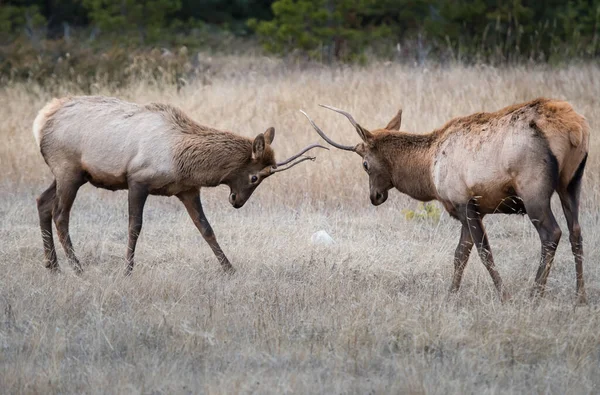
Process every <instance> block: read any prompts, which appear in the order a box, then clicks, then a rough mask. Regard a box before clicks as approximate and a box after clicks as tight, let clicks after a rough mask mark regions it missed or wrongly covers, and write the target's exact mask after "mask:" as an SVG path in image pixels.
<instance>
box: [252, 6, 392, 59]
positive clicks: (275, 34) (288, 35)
mask: <svg viewBox="0 0 600 395" xmlns="http://www.w3.org/2000/svg"><path fill="white" fill-rule="evenodd" d="M376 7H377V6H376V1H374V0H359V1H352V0H341V1H332V0H279V1H276V2H274V3H273V7H272V9H273V15H274V18H273V20H271V21H260V22H259V21H257V20H250V21H249V26H250V27H251V28H253V29H255V30H256V32H257V33H258V35H259V37H260V39H261V41H262V43H263V45H264V47H265V49H266V50H268V51H270V52H275V53H288V52H291V51H293V50H301V51H303V52H305V53H307V54H309V55H310V56H311V57H318V58H320V59H323V58H324V57H325V58H326V59H327V60H331V59H332V58H335V59H342V60H357V58H356V56H357V55H360V53H361V51H362V50H363V49H364V48H365V46H366V45H368V44H369V42H371V41H373V40H376V39H379V38H382V37H386V36H389V35H390V34H391V29H390V28H389V27H388V26H387V25H386V24H385V23H380V24H373V23H370V22H369V18H370V16H371V15H372V14H373V13H374V12H375V11H376V9H377V8H376ZM359 60H360V59H359Z"/></svg>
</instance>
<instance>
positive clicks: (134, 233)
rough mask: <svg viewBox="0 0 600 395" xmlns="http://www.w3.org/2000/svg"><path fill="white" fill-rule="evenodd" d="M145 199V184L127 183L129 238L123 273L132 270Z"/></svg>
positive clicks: (146, 190)
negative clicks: (125, 265) (125, 266)
mask: <svg viewBox="0 0 600 395" xmlns="http://www.w3.org/2000/svg"><path fill="white" fill-rule="evenodd" d="M146 199H148V189H147V188H146V187H145V186H143V185H139V184H132V183H129V199H128V200H129V228H128V233H129V240H128V242H127V269H125V275H129V274H131V271H132V270H133V265H134V257H135V246H136V244H137V240H138V237H139V236H140V232H141V231H142V222H143V216H144V205H145V204H146Z"/></svg>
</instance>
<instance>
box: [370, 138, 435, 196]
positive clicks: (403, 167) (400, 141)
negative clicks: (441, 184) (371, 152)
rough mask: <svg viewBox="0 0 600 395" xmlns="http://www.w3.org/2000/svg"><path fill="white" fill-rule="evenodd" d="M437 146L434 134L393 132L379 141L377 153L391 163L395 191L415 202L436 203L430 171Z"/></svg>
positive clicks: (377, 142)
mask: <svg viewBox="0 0 600 395" xmlns="http://www.w3.org/2000/svg"><path fill="white" fill-rule="evenodd" d="M436 143H437V135H436V134H435V133H428V134H414V133H406V132H391V133H386V134H385V135H383V136H381V137H379V138H376V145H377V149H378V150H379V151H380V152H381V154H382V155H383V157H384V158H385V159H386V160H387V161H388V163H389V166H390V172H391V176H392V183H393V185H394V187H395V188H396V189H398V190H399V191H400V192H402V193H404V194H407V195H409V196H410V197H412V198H413V199H417V200H421V201H429V200H434V199H436V196H437V193H436V189H435V185H434V183H433V176H432V171H431V169H432V165H433V160H434V151H435V146H436Z"/></svg>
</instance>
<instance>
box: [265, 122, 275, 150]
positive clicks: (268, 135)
mask: <svg viewBox="0 0 600 395" xmlns="http://www.w3.org/2000/svg"><path fill="white" fill-rule="evenodd" d="M264 135H265V142H266V143H267V144H269V145H271V143H273V139H274V138H275V128H274V127H273V126H271V127H270V128H269V129H267V131H266V132H265V133H264Z"/></svg>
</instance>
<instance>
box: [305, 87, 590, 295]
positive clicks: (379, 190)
mask: <svg viewBox="0 0 600 395" xmlns="http://www.w3.org/2000/svg"><path fill="white" fill-rule="evenodd" d="M323 107H326V108H329V109H330V110H333V111H336V112H338V113H341V114H343V115H344V116H346V117H347V118H348V119H349V120H350V122H351V123H352V125H353V126H354V127H355V128H356V131H357V132H358V135H359V136H360V138H361V139H362V143H359V144H357V145H356V146H345V145H340V144H338V143H336V142H334V141H332V140H331V139H330V138H328V137H327V136H326V135H325V133H324V132H323V131H322V130H321V129H319V127H318V126H317V125H316V124H315V123H314V122H313V121H312V120H311V119H310V118H309V117H308V115H307V114H306V113H304V112H303V114H304V115H305V116H306V117H307V118H308V120H309V121H310V122H311V124H312V126H313V127H314V128H315V130H316V131H317V132H318V133H319V135H320V136H321V137H322V138H323V139H325V141H327V142H328V143H329V144H331V145H332V146H334V147H337V148H340V149H342V150H347V151H353V152H356V153H357V154H358V155H360V156H361V157H362V158H363V164H362V165H363V167H364V169H365V171H366V172H367V173H368V174H369V187H370V197H371V202H372V203H373V204H374V205H375V206H377V205H380V204H382V203H383V202H385V201H386V199H387V197H388V190H390V189H391V188H396V189H397V190H399V191H400V192H402V193H405V194H407V195H409V196H411V197H413V198H415V199H418V200H421V201H429V200H438V201H440V202H441V203H442V205H443V206H444V207H445V209H446V210H447V211H448V213H449V214H450V215H451V216H452V217H454V218H456V219H458V220H459V221H460V222H461V223H462V231H461V236H460V241H459V244H458V247H457V248H456V252H455V258H454V277H453V280H452V285H451V288H450V290H451V291H452V292H456V291H457V290H458V288H459V287H460V282H461V279H462V275H463V271H464V268H465V265H466V263H467V260H468V258H469V254H470V252H471V248H472V247H473V244H475V245H476V246H477V249H478V251H479V255H480V258H481V260H482V262H483V264H484V265H485V267H486V268H487V270H488V271H489V273H490V275H491V277H492V280H493V281H494V285H495V286H496V289H497V291H498V293H499V295H500V297H501V298H502V300H505V299H508V298H509V294H508V292H507V291H506V289H505V288H504V287H503V285H502V280H501V278H500V275H499V274H498V272H497V270H496V268H495V266H494V260H493V257H492V252H491V249H490V245H489V242H488V239H487V236H486V233H485V229H484V226H483V223H482V219H483V217H484V216H485V215H487V214H493V213H504V214H512V213H522V214H525V213H526V214H527V215H528V216H529V218H530V219H531V222H532V223H533V225H534V226H535V228H536V230H537V231H538V234H539V237H540V240H541V244H542V252H541V255H542V257H541V262H540V265H539V268H538V271H537V274H536V278H535V281H536V285H535V287H534V289H533V291H532V294H539V295H540V296H541V295H543V293H544V287H545V284H546V280H547V278H548V273H549V271H550V267H551V265H552V262H553V259H554V253H555V251H556V247H557V245H558V242H559V240H560V237H561V230H560V228H559V226H558V224H557V222H556V220H555V218H554V215H553V213H552V210H551V207H550V199H551V197H552V195H553V194H554V192H555V191H556V192H558V195H559V197H560V201H561V203H562V208H563V211H564V214H565V217H566V220H567V225H568V228H569V233H570V237H569V240H570V242H571V249H572V252H573V254H574V256H575V269H576V283H577V286H576V290H577V295H578V301H579V302H580V303H585V302H586V296H585V290H584V284H583V248H582V238H581V228H580V226H579V219H578V216H579V200H580V192H581V180H582V176H583V171H584V168H585V163H586V159H587V153H588V147H589V125H588V123H587V121H586V120H585V118H584V117H582V116H581V115H579V114H577V113H576V112H575V111H574V110H573V108H572V107H571V105H570V104H568V103H567V102H564V101H558V100H551V99H544V98H540V99H536V100H533V101H530V102H527V103H522V104H517V105H513V106H510V107H506V108H504V109H502V110H499V111H497V112H493V113H477V114H473V115H470V116H467V117H459V118H455V119H453V120H451V121H449V122H448V123H446V124H445V125H444V126H442V127H441V128H439V129H436V130H434V131H433V132H431V133H428V134H412V133H405V132H400V123H401V119H402V110H400V111H399V112H398V113H397V114H396V116H395V117H394V118H393V119H392V120H391V121H390V122H389V124H388V125H387V126H386V127H385V128H383V129H378V130H375V131H369V130H367V129H365V128H363V127H362V126H360V125H359V124H358V123H357V122H356V121H355V120H354V118H352V116H351V115H350V114H348V113H347V112H345V111H342V110H339V109H336V108H333V107H329V106H323Z"/></svg>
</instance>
